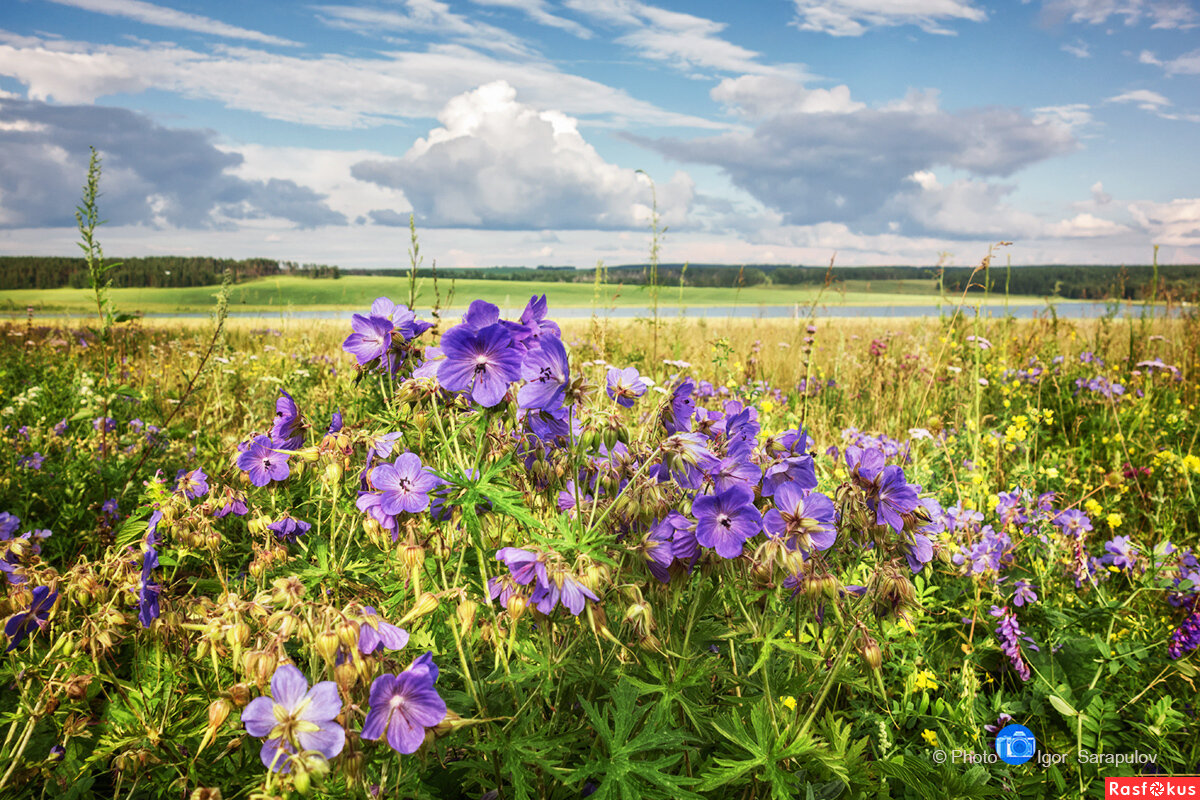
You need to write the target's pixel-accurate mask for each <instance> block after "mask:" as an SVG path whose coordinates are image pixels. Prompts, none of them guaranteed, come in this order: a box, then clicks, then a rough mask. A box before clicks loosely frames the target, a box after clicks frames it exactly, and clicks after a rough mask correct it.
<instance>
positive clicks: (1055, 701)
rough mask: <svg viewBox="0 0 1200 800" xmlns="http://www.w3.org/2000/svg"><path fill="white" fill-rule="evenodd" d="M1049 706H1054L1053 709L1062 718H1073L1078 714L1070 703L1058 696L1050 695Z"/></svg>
mask: <svg viewBox="0 0 1200 800" xmlns="http://www.w3.org/2000/svg"><path fill="white" fill-rule="evenodd" d="M1050 705H1052V706H1054V709H1055V710H1056V711H1058V713H1060V714H1062V715H1063V716H1064V717H1074V716H1078V715H1079V712H1078V711H1076V710H1075V709H1074V708H1073V707H1072V706H1071V704H1070V703H1068V702H1067V701H1066V700H1063V699H1062V698H1061V697H1059V696H1058V695H1055V694H1052V695H1050Z"/></svg>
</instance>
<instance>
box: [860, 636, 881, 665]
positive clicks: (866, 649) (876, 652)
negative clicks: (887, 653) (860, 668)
mask: <svg viewBox="0 0 1200 800" xmlns="http://www.w3.org/2000/svg"><path fill="white" fill-rule="evenodd" d="M858 654H859V655H860V656H861V657H862V660H863V663H864V664H866V665H867V666H868V667H869V668H870V669H872V670H878V669H879V668H880V667H882V666H883V651H882V650H880V649H879V643H878V642H876V641H875V640H874V639H872V638H871V637H870V636H867V637H866V638H865V639H864V641H863V643H862V644H861V645H859V649H858Z"/></svg>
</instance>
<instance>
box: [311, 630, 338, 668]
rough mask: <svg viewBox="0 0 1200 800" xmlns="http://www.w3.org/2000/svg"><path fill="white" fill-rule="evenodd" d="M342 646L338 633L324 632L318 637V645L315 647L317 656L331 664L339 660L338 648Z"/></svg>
mask: <svg viewBox="0 0 1200 800" xmlns="http://www.w3.org/2000/svg"><path fill="white" fill-rule="evenodd" d="M341 646H342V641H341V639H339V638H338V635H337V632H336V631H324V632H322V633H320V634H318V636H317V643H316V645H315V646H314V647H315V649H316V651H317V654H318V655H319V656H321V658H323V659H325V661H326V662H327V663H329V664H332V663H334V662H335V661H336V660H337V651H338V648H339V647H341Z"/></svg>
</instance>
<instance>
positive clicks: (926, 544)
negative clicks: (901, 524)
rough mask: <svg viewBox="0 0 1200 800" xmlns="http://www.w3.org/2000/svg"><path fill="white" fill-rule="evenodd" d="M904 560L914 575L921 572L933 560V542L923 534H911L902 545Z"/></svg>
mask: <svg viewBox="0 0 1200 800" xmlns="http://www.w3.org/2000/svg"><path fill="white" fill-rule="evenodd" d="M901 547H902V549H903V551H904V560H905V561H907V562H908V568H909V569H911V570H912V571H913V572H914V573H917V572H920V571H921V570H922V569H924V568H925V565H926V564H928V563H929V562H930V561H932V560H933V542H932V541H930V539H929V537H928V536H926V535H925V534H923V533H910V534H908V536H907V537H906V538H905V540H904V543H903V544H902V546H901Z"/></svg>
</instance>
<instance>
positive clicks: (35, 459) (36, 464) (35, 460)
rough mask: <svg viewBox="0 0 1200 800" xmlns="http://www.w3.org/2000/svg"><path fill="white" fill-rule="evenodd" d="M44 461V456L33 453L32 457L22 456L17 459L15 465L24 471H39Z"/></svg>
mask: <svg viewBox="0 0 1200 800" xmlns="http://www.w3.org/2000/svg"><path fill="white" fill-rule="evenodd" d="M45 461H46V457H45V456H44V455H42V454H41V453H34V454H33V455H28V456H22V457H21V458H19V459H17V464H18V466H22V467H25V468H26V469H32V470H40V469H41V468H42V464H43V463H45Z"/></svg>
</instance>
